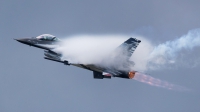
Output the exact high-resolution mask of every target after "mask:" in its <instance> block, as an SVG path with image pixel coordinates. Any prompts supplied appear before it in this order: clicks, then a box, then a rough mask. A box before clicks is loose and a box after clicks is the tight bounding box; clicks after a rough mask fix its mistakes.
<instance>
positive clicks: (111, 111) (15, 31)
mask: <svg viewBox="0 0 200 112" xmlns="http://www.w3.org/2000/svg"><path fill="white" fill-rule="evenodd" d="M199 4H200V1H199V0H176V1H175V0H166V1H162V0H143V1H141V0H126V1H124V0H99V1H94V0H84V1H83V0H82V1H78V0H71V1H69V0H57V1H55V0H43V1H41V0H31V1H28V0H1V1H0V39H1V41H0V52H1V53H0V112H55V111H61V112H64V111H65V112H66V111H70V112H71V111H73V112H78V111H81V112H89V111H95V112H100V111H104V112H121V111H125V112H133V111H136V112H145V111H148V112H188V111H190V112H198V111H200V105H199V104H200V87H199V85H200V81H199V79H200V74H199V72H200V70H199V67H200V66H199V65H198V66H195V67H179V68H176V69H168V68H166V69H165V68H164V69H160V70H155V71H147V72H148V73H150V74H151V76H152V77H155V78H159V79H161V80H166V81H169V82H172V83H174V84H178V85H181V86H184V87H187V88H189V89H191V90H192V91H190V92H180V91H171V90H167V89H163V88H158V87H153V86H149V85H147V84H144V83H141V82H137V81H134V80H126V79H120V78H113V79H111V80H107V79H104V80H95V79H93V75H92V72H90V71H87V70H83V69H80V68H76V67H73V66H65V65H63V64H60V63H56V62H51V61H47V60H44V59H43V57H44V55H43V50H41V49H37V48H33V47H29V46H26V45H22V44H20V43H18V42H16V41H15V40H13V38H22V37H33V36H38V35H40V34H44V33H49V34H53V35H55V36H57V37H63V36H65V37H67V36H71V35H78V34H101V35H104V34H125V35H130V36H132V35H133V34H140V35H143V36H145V37H146V38H148V39H149V40H151V41H156V42H155V43H163V42H165V41H167V40H173V39H175V38H178V37H180V36H182V35H184V34H186V33H187V32H188V31H189V30H192V29H196V28H200V7H199ZM198 49H200V48H196V51H194V52H192V53H193V54H194V55H197V56H200V54H199V53H198V52H199V51H200V50H198ZM189 58H190V57H188V59H189Z"/></svg>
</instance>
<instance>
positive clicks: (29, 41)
mask: <svg viewBox="0 0 200 112" xmlns="http://www.w3.org/2000/svg"><path fill="white" fill-rule="evenodd" d="M14 40H16V41H18V42H20V43H23V44H27V45H32V44H33V43H32V42H31V39H30V38H21V39H14Z"/></svg>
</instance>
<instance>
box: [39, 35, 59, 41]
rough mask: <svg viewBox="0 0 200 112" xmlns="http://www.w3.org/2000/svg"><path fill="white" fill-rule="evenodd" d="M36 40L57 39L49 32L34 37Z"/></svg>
mask: <svg viewBox="0 0 200 112" xmlns="http://www.w3.org/2000/svg"><path fill="white" fill-rule="evenodd" d="M36 39H38V40H46V41H58V40H59V39H58V38H56V37H55V36H53V35H50V34H42V35H39V36H37V37H36Z"/></svg>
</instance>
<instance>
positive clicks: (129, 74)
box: [128, 71, 135, 79]
mask: <svg viewBox="0 0 200 112" xmlns="http://www.w3.org/2000/svg"><path fill="white" fill-rule="evenodd" d="M134 76H135V72H134V71H132V72H129V73H128V77H129V79H132V78H133V77H134Z"/></svg>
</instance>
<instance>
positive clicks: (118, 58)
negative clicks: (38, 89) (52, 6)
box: [15, 34, 141, 79]
mask: <svg viewBox="0 0 200 112" xmlns="http://www.w3.org/2000/svg"><path fill="white" fill-rule="evenodd" d="M15 40H17V41H18V42H21V43H23V44H26V45H30V46H34V47H37V48H40V49H44V55H45V57H44V59H47V60H51V61H56V62H60V63H64V64H65V65H73V66H77V67H80V68H84V69H87V70H91V71H93V77H94V78H95V79H103V78H111V77H120V78H127V79H132V78H133V77H134V76H135V73H136V71H133V70H131V69H130V66H133V65H134V62H132V61H130V60H129V58H130V57H131V56H132V54H133V52H134V51H135V49H136V48H137V46H138V45H139V43H140V42H141V41H140V40H138V39H136V38H129V39H128V40H126V41H125V42H124V43H122V44H121V45H120V46H119V47H117V48H116V49H115V50H114V53H111V56H110V57H111V58H112V61H113V62H114V63H115V62H116V64H120V65H121V67H115V66H102V65H99V64H98V65H97V64H92V63H91V64H81V63H73V62H69V60H67V59H64V58H63V57H62V53H59V52H57V51H55V50H54V49H56V48H57V47H59V46H60V45H59V44H60V42H62V41H61V40H60V39H58V38H57V37H55V36H53V35H50V34H43V35H40V36H37V37H31V38H21V39H15ZM106 60H111V59H104V60H102V61H104V62H106Z"/></svg>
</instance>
